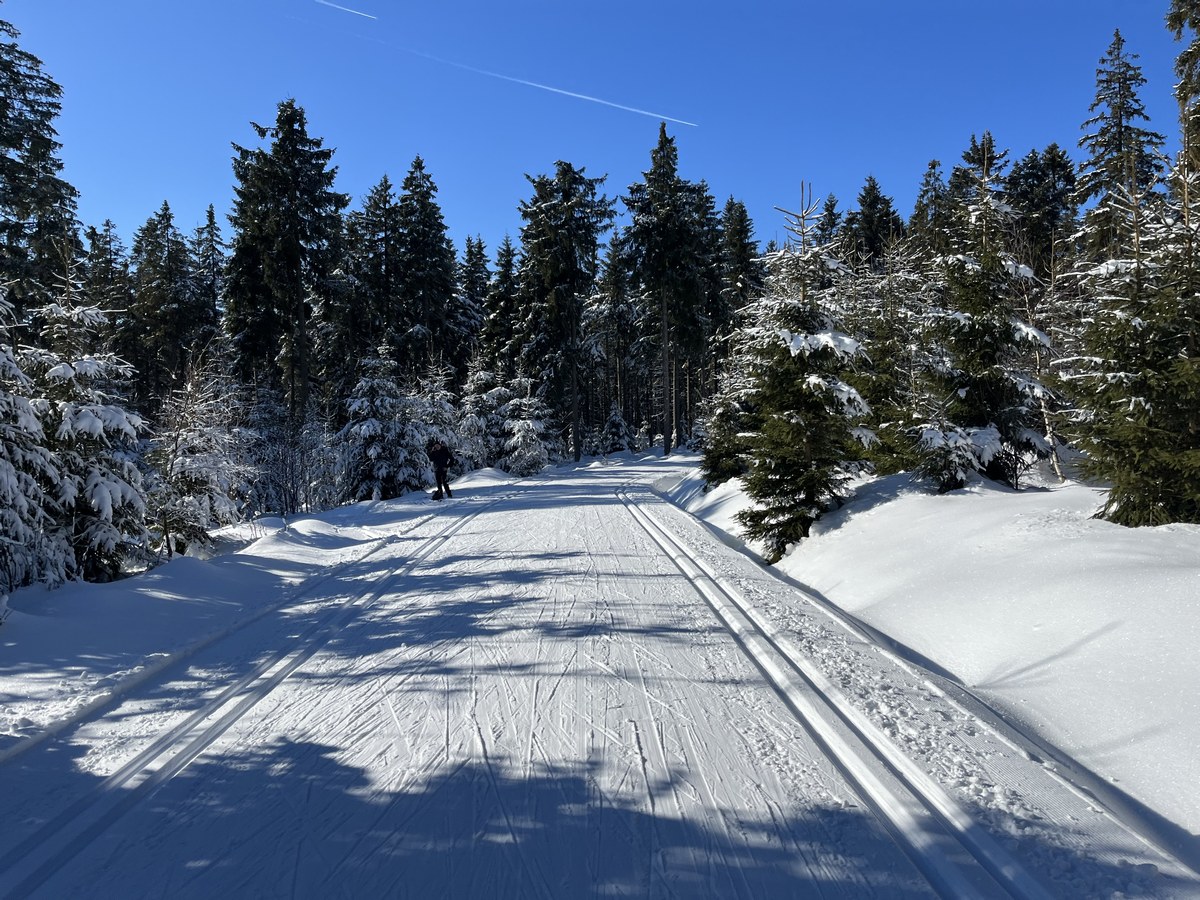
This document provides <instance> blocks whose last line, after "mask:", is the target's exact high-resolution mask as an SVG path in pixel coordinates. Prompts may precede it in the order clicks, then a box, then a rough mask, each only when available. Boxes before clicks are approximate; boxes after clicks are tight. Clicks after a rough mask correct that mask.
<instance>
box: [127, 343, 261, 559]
mask: <svg viewBox="0 0 1200 900" xmlns="http://www.w3.org/2000/svg"><path fill="white" fill-rule="evenodd" d="M234 396H236V390H235V389H234V387H233V385H232V384H231V382H230V379H229V378H228V377H227V376H225V375H223V374H222V373H221V371H220V369H219V367H218V365H217V364H216V363H215V361H213V360H211V359H209V360H207V361H197V362H195V363H193V364H192V366H191V368H190V369H189V372H188V375H187V378H186V380H185V382H184V384H183V385H182V386H181V387H179V388H177V389H176V390H174V391H173V392H172V393H171V395H170V396H169V397H168V398H167V399H166V402H165V403H164V404H163V405H162V409H161V412H160V414H159V420H158V425H157V428H155V431H154V435H153V438H152V439H151V441H150V448H149V452H148V453H147V455H146V458H147V462H148V463H149V464H150V467H151V468H150V472H149V474H148V475H147V476H146V492H147V507H148V509H147V519H148V524H149V526H150V532H151V547H152V549H154V550H155V551H157V552H158V553H161V554H163V555H165V556H168V557H170V556H173V555H175V554H177V553H184V552H187V551H188V550H189V549H192V548H199V549H205V548H207V547H208V546H209V544H210V542H211V539H210V537H209V533H210V531H211V530H212V529H214V528H217V527H219V526H221V525H228V524H232V523H233V522H236V521H238V519H239V518H240V513H239V510H238V504H237V501H236V499H235V497H236V494H237V491H238V488H239V486H240V485H241V484H242V483H243V482H244V481H245V479H246V478H247V476H248V475H249V474H250V473H249V472H248V471H247V470H246V469H245V464H244V462H243V459H244V453H243V452H242V443H243V441H244V439H245V436H244V435H243V434H242V432H241V430H240V429H239V428H238V427H237V426H236V424H235V422H236V411H235V410H234V409H232V408H231V398H232V397H234Z"/></svg>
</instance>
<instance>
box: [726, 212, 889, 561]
mask: <svg viewBox="0 0 1200 900" xmlns="http://www.w3.org/2000/svg"><path fill="white" fill-rule="evenodd" d="M814 214H815V207H807V208H805V209H804V210H803V211H802V212H800V213H797V214H795V215H793V216H792V217H791V218H790V220H789V227H790V229H791V230H792V232H793V234H795V236H796V238H797V239H798V244H795V245H789V246H788V247H785V248H784V249H783V250H781V251H779V252H778V253H777V254H775V255H773V256H772V257H770V258H769V259H768V267H769V273H770V274H769V275H768V280H767V287H766V292H765V294H764V297H763V300H762V301H761V302H760V303H758V304H756V305H755V307H754V309H753V312H752V317H751V321H750V322H749V324H748V325H747V328H746V332H745V341H746V347H747V353H748V363H749V365H748V369H747V377H748V378H749V379H750V382H751V385H752V392H753V398H754V403H755V406H756V409H755V420H756V422H755V424H756V425H757V426H758V427H757V431H756V432H755V433H754V434H753V435H752V436H751V437H750V438H749V439H748V441H747V443H748V446H747V448H746V452H745V456H746V461H747V472H746V475H745V484H746V492H747V494H749V496H750V497H751V498H753V500H754V501H755V504H754V506H753V507H751V508H750V509H747V510H745V511H743V512H742V513H741V514H739V516H738V518H739V520H740V521H741V523H742V524H743V526H744V527H745V530H746V535H747V536H748V537H750V538H751V539H753V540H757V541H761V542H762V543H763V544H764V546H765V547H766V551H767V556H768V559H769V560H770V561H772V562H774V561H777V560H778V559H780V558H781V557H782V556H783V554H784V553H785V552H786V550H787V548H788V547H789V546H790V545H792V544H795V543H797V542H799V541H800V540H802V539H803V538H805V537H807V536H808V534H809V529H810V528H811V527H812V524H813V522H815V521H816V520H817V518H819V517H820V516H821V514H822V513H824V512H825V511H826V510H828V509H830V508H831V507H833V506H836V505H837V504H838V503H839V502H840V498H841V486H842V484H843V483H844V481H845V479H846V477H847V474H848V471H849V467H850V465H851V463H852V461H853V460H854V459H856V458H857V457H858V453H857V452H856V450H855V448H854V435H853V430H852V420H853V419H854V418H856V417H859V416H862V415H864V414H865V413H866V412H867V411H868V410H867V407H866V404H865V403H864V402H863V400H862V398H861V396H859V394H858V392H857V391H856V390H854V388H853V387H851V386H850V385H849V383H848V382H847V381H846V378H845V376H846V375H847V374H848V373H849V372H850V371H851V370H852V368H853V367H854V365H855V363H856V360H857V359H858V358H859V356H860V355H861V354H862V347H861V345H859V343H858V342H857V341H854V340H853V339H851V338H850V337H848V336H847V335H846V334H844V333H843V332H842V331H841V330H840V327H839V322H838V318H837V313H836V302H833V303H831V296H832V295H831V293H830V292H831V289H832V284H831V281H830V274H831V273H836V272H837V271H839V270H840V268H841V267H840V266H838V265H837V263H836V261H834V260H831V259H830V258H829V257H828V256H827V254H826V251H825V248H822V247H819V246H815V245H813V244H812V243H811V231H810V229H811V227H812V217H813V215H814Z"/></svg>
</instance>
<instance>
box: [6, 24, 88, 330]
mask: <svg viewBox="0 0 1200 900" xmlns="http://www.w3.org/2000/svg"><path fill="white" fill-rule="evenodd" d="M19 36H20V34H19V32H18V31H17V30H16V29H15V28H14V27H13V26H12V25H10V24H9V23H8V22H5V21H2V20H0V284H4V285H6V286H7V288H8V299H9V301H10V302H11V303H12V304H13V307H14V310H15V313H16V316H17V318H18V320H22V319H24V313H25V312H26V311H28V310H29V309H30V308H31V307H33V306H34V305H37V304H40V303H44V302H45V301H46V300H47V299H49V298H50V297H51V296H53V295H54V293H55V291H56V289H57V283H56V278H57V277H58V276H59V275H61V268H60V265H59V264H60V262H61V260H62V258H63V253H64V252H69V253H70V254H71V255H74V254H75V253H77V252H79V251H80V250H81V249H82V248H80V247H79V246H78V240H77V238H76V236H75V225H76V223H75V200H76V197H77V191H76V190H75V189H74V188H73V187H71V185H69V184H68V183H67V182H66V181H64V180H63V179H62V177H61V172H62V161H61V160H60V159H59V156H58V151H59V150H60V149H61V145H60V144H59V142H58V133H57V132H56V131H55V128H54V120H55V119H57V118H58V114H59V112H60V111H61V108H62V103H61V98H62V89H61V88H60V87H59V86H58V84H56V83H55V82H54V80H53V79H52V78H50V76H48V75H47V74H46V73H45V72H44V71H42V62H41V60H40V59H38V58H37V57H36V56H34V55H33V54H31V53H28V52H26V51H25V50H23V49H21V47H19V46H18V45H17V38H18V37H19Z"/></svg>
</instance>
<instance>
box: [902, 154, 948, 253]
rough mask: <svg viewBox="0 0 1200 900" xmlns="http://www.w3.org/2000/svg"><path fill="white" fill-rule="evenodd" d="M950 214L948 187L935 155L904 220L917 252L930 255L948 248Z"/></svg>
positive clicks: (944, 251)
mask: <svg viewBox="0 0 1200 900" xmlns="http://www.w3.org/2000/svg"><path fill="white" fill-rule="evenodd" d="M951 217H952V204H951V202H950V189H949V188H948V187H947V186H946V181H945V179H944V178H943V177H942V164H941V163H940V162H938V161H937V160H936V159H935V160H932V161H931V162H930V163H929V166H928V167H927V168H926V170H925V176H924V178H922V180H921V188H920V190H919V191H918V193H917V202H916V204H915V205H914V207H913V213H912V216H911V217H910V218H909V220H908V234H909V237H910V239H911V243H912V245H913V246H914V247H915V248H916V249H917V250H918V252H920V253H921V254H922V255H924V256H926V257H934V256H939V255H941V254H943V253H946V252H948V251H949V249H950V245H949V237H950V220H951Z"/></svg>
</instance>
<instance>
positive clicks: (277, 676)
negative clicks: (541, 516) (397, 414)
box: [0, 496, 505, 897]
mask: <svg viewBox="0 0 1200 900" xmlns="http://www.w3.org/2000/svg"><path fill="white" fill-rule="evenodd" d="M503 499H505V497H504V496H501V497H497V498H495V499H493V500H490V501H488V502H486V503H485V504H484V505H482V506H481V507H480V508H479V509H476V510H473V511H471V512H470V513H468V514H466V515H462V516H459V517H456V518H455V519H453V520H452V521H451V522H449V523H448V524H447V525H445V526H443V527H442V528H441V530H439V531H438V532H436V533H435V534H433V535H431V536H430V537H428V538H426V539H425V540H424V541H423V542H422V544H421V546H420V547H419V548H418V549H417V550H416V551H415V552H414V553H413V554H412V556H411V557H409V559H408V560H406V561H405V562H404V563H403V564H402V565H400V566H398V567H396V568H395V569H393V570H392V571H391V572H389V573H388V574H387V575H386V576H385V577H384V578H382V579H380V580H379V582H378V583H377V585H376V586H375V587H373V588H372V589H371V590H370V591H368V592H367V593H365V594H361V595H357V596H354V595H352V596H350V597H348V598H346V599H345V600H344V601H343V602H341V603H339V604H338V605H336V606H334V607H333V608H332V609H331V610H328V611H326V612H325V613H324V614H323V615H322V616H321V617H320V618H319V619H318V621H316V622H315V623H313V625H312V626H311V627H309V628H308V630H307V631H305V632H304V633H303V634H301V635H300V636H299V637H298V638H297V639H296V640H295V642H294V643H293V644H292V645H291V646H290V647H285V648H283V649H281V650H278V651H276V652H275V653H273V654H272V655H271V656H269V657H267V658H266V659H264V660H263V661H261V662H260V663H259V664H258V665H256V666H255V667H254V668H253V669H252V670H251V671H250V672H249V673H247V674H246V675H243V676H242V677H241V678H239V679H237V680H236V681H235V682H233V683H232V684H230V685H228V686H227V687H226V688H225V689H224V690H222V691H221V692H220V693H218V694H217V695H216V696H215V697H213V698H212V699H211V700H209V701H208V702H207V703H205V704H204V705H203V706H202V707H200V708H199V709H197V710H195V711H194V712H193V713H191V714H190V715H189V716H188V717H187V718H186V719H184V720H183V721H182V722H180V723H179V724H178V725H176V726H175V727H173V728H171V729H170V730H168V731H167V732H165V733H164V734H162V735H160V736H159V737H158V738H156V739H155V740H154V741H153V742H152V743H151V744H150V745H149V746H147V747H146V748H145V749H144V750H142V751H141V752H140V753H139V754H138V755H137V756H135V757H134V758H133V759H131V760H130V761H129V762H127V763H126V764H125V765H124V766H122V767H121V768H120V769H118V770H117V771H116V772H114V773H113V774H112V775H110V776H108V777H107V778H106V779H104V781H102V782H100V783H99V784H98V785H96V786H95V787H94V788H93V789H91V790H90V791H88V792H86V793H85V794H84V795H83V796H81V797H79V798H78V799H77V800H76V801H75V802H74V803H72V804H71V805H70V806H68V807H67V808H66V809H64V810H63V811H62V812H60V813H59V814H58V815H56V816H55V817H54V818H52V819H50V820H49V821H47V822H46V823H45V824H43V825H42V826H41V827H40V828H38V829H36V830H35V831H34V832H33V833H31V834H30V835H28V836H27V837H26V838H25V839H24V840H22V841H21V842H20V843H18V844H16V845H14V846H13V847H11V848H9V850H8V851H7V852H6V853H5V854H4V855H3V856H0V896H4V897H26V896H29V895H30V894H31V893H32V892H33V891H35V890H37V889H38V888H39V887H40V886H41V885H42V884H44V883H45V882H46V881H47V880H48V879H50V878H51V877H52V876H53V875H54V874H55V873H56V872H57V871H59V870H60V869H61V868H62V867H63V866H64V865H65V864H66V863H67V862H69V861H70V860H71V859H73V858H74V857H75V856H77V855H78V854H79V853H81V852H82V851H83V850H84V849H86V847H87V846H88V845H89V844H91V843H92V841H94V840H95V839H96V838H97V837H99V836H100V835H101V834H102V833H103V832H104V831H106V830H107V829H108V828H109V827H110V826H111V825H112V824H113V823H114V822H116V821H118V820H119V819H120V818H121V817H122V816H124V815H125V814H127V813H128V812H129V811H130V810H132V809H133V808H134V807H135V806H137V805H138V804H139V803H141V802H142V801H143V800H144V799H145V798H146V797H148V796H149V795H150V794H152V793H153V792H154V791H155V790H156V789H157V788H158V787H159V786H161V785H162V784H164V783H165V782H167V781H169V780H170V779H171V778H173V777H174V776H175V775H177V774H179V773H180V772H181V771H183V770H184V769H185V768H186V767H187V766H188V764H189V763H191V762H192V760H194V759H195V758H196V757H197V756H199V755H200V754H201V753H203V752H204V750H206V749H207V748H208V747H209V746H211V745H212V743H213V742H215V741H216V740H217V738H218V737H220V736H221V735H222V734H223V733H224V732H225V731H227V730H228V729H229V728H230V727H231V726H232V725H233V724H234V723H235V722H237V721H238V720H239V719H241V718H243V717H244V716H245V715H246V714H247V713H248V712H249V711H250V710H251V709H252V708H253V707H254V706H256V705H257V704H258V703H259V702H261V701H262V700H263V699H265V698H266V697H267V696H268V695H269V694H270V693H271V692H272V691H273V690H274V689H275V688H276V687H278V686H279V685H280V684H281V683H282V682H283V681H284V680H285V679H286V678H287V677H288V676H289V675H291V673H292V672H294V671H295V670H296V669H298V668H299V667H300V666H301V665H303V664H304V663H305V662H306V661H307V660H308V659H310V658H311V657H312V656H313V655H314V654H315V653H317V651H319V650H320V649H321V648H322V647H324V646H325V645H326V644H327V643H328V642H329V641H330V640H331V639H332V638H333V636H334V635H335V634H337V633H338V630H339V627H340V626H342V625H344V624H345V623H346V622H347V621H348V620H349V619H350V618H351V617H353V616H354V615H356V614H358V613H361V612H362V611H363V610H365V609H367V608H368V607H370V606H371V605H372V604H374V603H375V602H376V601H377V600H378V599H379V598H380V597H381V596H382V595H384V594H385V593H386V591H387V588H388V587H389V586H390V585H391V584H392V583H393V582H395V581H396V580H397V579H399V578H401V577H403V576H404V575H405V574H407V573H408V572H410V571H411V570H413V569H415V568H416V567H417V566H418V565H420V564H421V563H422V562H424V561H425V560H426V559H427V558H428V557H429V556H431V555H432V554H433V553H434V551H436V550H437V549H438V548H439V547H441V546H442V545H443V544H444V543H445V542H446V541H447V540H449V539H450V538H451V537H452V536H453V535H454V534H455V533H457V532H458V531H460V530H461V529H462V528H464V527H465V526H466V525H467V523H468V522H470V521H472V520H473V519H475V518H477V517H478V516H480V515H482V514H483V513H484V512H485V511H486V510H488V509H490V508H491V507H492V506H495V505H496V504H498V503H500V502H501V501H502V500H503ZM432 518H433V516H425V517H422V518H421V519H419V520H418V521H416V522H414V523H412V524H411V526H410V527H408V528H406V529H405V530H404V532H403V533H404V534H410V533H411V532H412V531H414V530H415V529H416V528H419V527H420V526H421V525H423V524H425V523H426V522H428V521H429V520H430V519H432ZM399 537H400V535H399V534H393V535H389V536H388V537H386V538H382V539H380V540H378V541H376V542H374V546H372V547H371V549H369V550H368V551H367V552H365V553H363V554H360V555H359V556H357V557H355V558H354V559H352V560H347V561H345V562H342V563H339V564H338V565H336V566H334V567H333V568H332V569H331V570H330V571H328V572H324V573H322V574H321V575H319V576H317V577H316V578H315V579H310V580H308V581H305V582H304V583H303V584H302V585H300V586H298V587H297V588H296V589H294V590H292V591H290V592H289V593H288V595H287V596H286V597H285V598H284V599H283V600H281V601H277V602H275V603H272V604H271V605H270V606H268V607H267V608H266V609H264V610H263V611H262V612H259V613H255V614H254V615H253V616H251V617H249V618H248V619H245V620H242V621H240V622H238V623H237V624H236V625H235V626H233V627H232V628H230V629H227V630H226V631H224V632H220V633H218V634H217V635H216V636H214V637H212V638H211V639H208V640H206V642H204V644H203V646H208V645H209V644H212V643H216V642H217V641H219V640H222V639H224V638H227V637H232V636H233V635H235V634H236V633H238V632H239V631H242V630H243V629H245V628H247V627H249V626H250V625H251V624H253V623H254V622H256V621H258V620H259V619H261V618H262V617H263V616H265V615H267V614H269V613H270V612H271V611H273V610H277V609H280V608H282V607H283V606H286V605H287V604H288V603H290V602H294V601H295V600H297V599H299V598H300V597H303V596H305V595H306V594H308V593H310V592H312V591H313V590H315V589H317V588H319V587H320V586H321V585H322V584H325V583H327V582H328V581H330V580H331V579H333V578H336V577H337V576H338V575H339V574H340V573H342V572H344V571H346V570H347V569H348V568H351V567H352V566H356V565H359V564H361V563H362V562H363V561H365V560H366V559H368V558H369V557H371V556H372V555H374V554H375V553H377V552H379V551H380V550H382V549H383V548H384V547H386V546H389V545H391V544H393V543H394V542H395V541H396V540H397V539H398V538H399ZM197 649H199V648H197ZM189 655H191V654H190V653H189ZM239 697H240V698H241V699H238V698H239ZM227 707H228V708H227ZM214 717H215V718H214ZM209 720H212V721H211V722H210V724H208V725H207V726H206V727H203V728H202V730H200V731H199V733H198V734H196V731H197V729H201V726H203V725H204V723H205V722H207V721H209ZM70 724H71V725H74V724H76V722H72V723H70ZM60 730H62V729H60ZM7 758H8V759H10V758H11V756H9V757H7ZM5 761H6V760H5ZM124 788H128V791H127V793H125V794H123V795H121V796H120V797H118V798H116V799H115V800H114V799H112V797H113V794H114V792H116V791H119V790H121V789H124ZM30 869H32V871H29V870H30Z"/></svg>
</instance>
